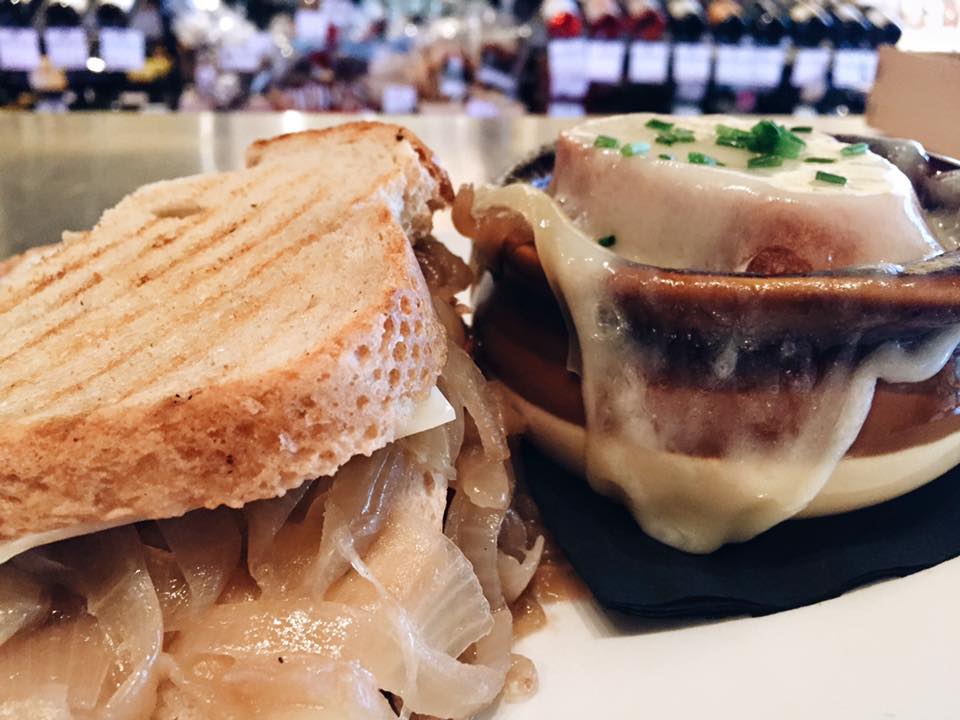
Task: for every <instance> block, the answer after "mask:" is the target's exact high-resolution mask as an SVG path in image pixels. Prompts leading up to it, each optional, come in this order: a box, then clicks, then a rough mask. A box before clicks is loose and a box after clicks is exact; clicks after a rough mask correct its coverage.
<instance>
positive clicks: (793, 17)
mask: <svg viewBox="0 0 960 720" xmlns="http://www.w3.org/2000/svg"><path fill="white" fill-rule="evenodd" d="M832 26H833V18H832V17H831V16H830V13H828V12H827V11H826V10H824V9H823V8H822V7H821V6H820V4H819V3H816V2H795V3H793V5H791V6H790V29H791V32H790V36H791V37H792V38H793V42H794V44H795V45H797V46H798V47H817V46H818V45H820V44H821V43H822V42H823V41H824V40H826V39H827V38H828V37H829V35H830V31H831V28H832Z"/></svg>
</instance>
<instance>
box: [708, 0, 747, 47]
mask: <svg viewBox="0 0 960 720" xmlns="http://www.w3.org/2000/svg"><path fill="white" fill-rule="evenodd" d="M707 22H708V23H709V24H710V33H711V34H712V35H713V39H714V40H716V41H717V42H718V43H728V44H731V45H734V44H736V43H738V42H740V39H741V38H742V37H743V36H744V35H745V34H746V32H747V19H746V16H745V14H744V11H743V6H742V5H741V4H740V3H738V2H734V0H712V2H711V3H710V4H709V5H708V6H707Z"/></svg>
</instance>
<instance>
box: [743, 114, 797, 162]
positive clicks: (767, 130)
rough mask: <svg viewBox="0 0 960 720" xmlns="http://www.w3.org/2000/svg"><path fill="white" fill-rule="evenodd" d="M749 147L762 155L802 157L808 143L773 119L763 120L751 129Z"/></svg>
mask: <svg viewBox="0 0 960 720" xmlns="http://www.w3.org/2000/svg"><path fill="white" fill-rule="evenodd" d="M746 142H747V147H748V148H749V149H750V150H752V151H753V152H755V153H759V154H761V155H780V156H781V157H786V158H797V157H800V153H801V152H802V151H803V148H804V147H806V145H807V143H806V141H805V140H804V139H803V138H800V137H797V136H796V135H794V134H793V133H792V132H790V131H789V130H787V129H786V128H785V127H783V125H778V124H777V123H775V122H773V121H772V120H761V121H760V122H758V123H757V124H756V125H754V126H753V127H752V128H751V129H750V138H749V139H748V140H747V141H746Z"/></svg>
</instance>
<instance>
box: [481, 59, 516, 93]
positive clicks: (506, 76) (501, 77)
mask: <svg viewBox="0 0 960 720" xmlns="http://www.w3.org/2000/svg"><path fill="white" fill-rule="evenodd" d="M477 81H478V82H481V83H483V84H484V85H486V86H488V87H492V88H495V89H497V90H501V91H503V92H505V93H507V94H508V95H512V94H513V93H515V92H516V91H517V81H516V79H515V78H514V77H513V75H511V74H510V73H507V72H504V71H503V70H498V69H497V68H495V67H491V66H490V65H481V66H480V69H479V70H477Z"/></svg>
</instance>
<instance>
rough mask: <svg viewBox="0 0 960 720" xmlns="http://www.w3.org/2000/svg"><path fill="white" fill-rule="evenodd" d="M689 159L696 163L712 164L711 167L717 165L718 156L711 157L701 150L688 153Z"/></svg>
mask: <svg viewBox="0 0 960 720" xmlns="http://www.w3.org/2000/svg"><path fill="white" fill-rule="evenodd" d="M687 160H689V161H690V162H691V163H693V164H694V165H710V166H711V167H716V165H717V159H716V158H713V157H710V156H709V155H704V154H703V153H701V152H692V153H687Z"/></svg>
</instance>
